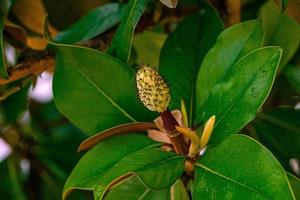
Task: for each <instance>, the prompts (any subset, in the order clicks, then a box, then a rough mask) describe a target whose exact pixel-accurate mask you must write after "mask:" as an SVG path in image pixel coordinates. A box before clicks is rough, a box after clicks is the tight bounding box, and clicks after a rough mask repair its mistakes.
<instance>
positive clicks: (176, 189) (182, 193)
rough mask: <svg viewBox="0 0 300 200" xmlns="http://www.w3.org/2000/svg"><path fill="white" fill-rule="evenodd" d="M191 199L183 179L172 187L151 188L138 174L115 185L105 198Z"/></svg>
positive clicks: (107, 199) (141, 199)
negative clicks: (141, 180)
mask: <svg viewBox="0 0 300 200" xmlns="http://www.w3.org/2000/svg"><path fill="white" fill-rule="evenodd" d="M116 199H122V200H157V199H161V200H189V196H188V194H187V192H186V189H185V187H184V185H183V183H182V181H181V180H177V181H176V183H175V184H174V185H172V186H171V188H168V189H164V190H151V189H149V188H147V187H145V186H144V185H143V184H142V183H141V182H140V181H139V179H138V178H137V177H136V176H132V177H130V178H128V179H127V180H125V181H124V182H122V183H119V184H117V185H115V186H114V187H113V188H111V190H109V191H108V193H107V194H106V195H105V197H104V200H116Z"/></svg>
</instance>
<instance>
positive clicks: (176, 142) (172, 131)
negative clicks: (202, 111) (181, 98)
mask: <svg viewBox="0 0 300 200" xmlns="http://www.w3.org/2000/svg"><path fill="white" fill-rule="evenodd" d="M160 116H161V118H162V120H163V123H164V127H165V129H166V130H167V133H168V134H169V137H170V140H171V142H172V144H173V147H174V149H175V151H176V153H178V154H181V155H187V153H188V148H187V145H186V143H185V141H184V138H183V137H182V135H181V134H180V133H178V132H177V130H176V128H175V127H176V126H179V124H178V122H177V121H176V119H175V118H174V116H173V115H172V113H171V112H170V110H166V111H164V112H162V113H160Z"/></svg>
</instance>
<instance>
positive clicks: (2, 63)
mask: <svg viewBox="0 0 300 200" xmlns="http://www.w3.org/2000/svg"><path fill="white" fill-rule="evenodd" d="M3 27H4V22H3V18H2V17H1V16H0V77H2V78H6V77H7V76H8V74H7V71H6V60H5V53H4V43H3Z"/></svg>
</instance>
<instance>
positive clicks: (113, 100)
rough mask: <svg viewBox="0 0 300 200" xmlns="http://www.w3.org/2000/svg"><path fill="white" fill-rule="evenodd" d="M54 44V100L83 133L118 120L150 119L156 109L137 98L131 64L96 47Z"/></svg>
mask: <svg viewBox="0 0 300 200" xmlns="http://www.w3.org/2000/svg"><path fill="white" fill-rule="evenodd" d="M54 45H56V47H57V54H56V71H55V74H54V80H53V93H54V100H55V103H56V105H57V107H58V109H59V110H60V112H61V113H63V115H65V116H66V117H67V118H68V119H69V120H70V121H71V122H73V123H74V124H75V125H76V126H77V127H79V128H80V129H82V130H83V131H84V132H85V133H87V134H89V135H92V134H95V133H98V132H100V131H103V130H105V129H107V128H110V127H113V126H115V125H119V124H122V123H128V122H134V121H152V120H153V119H154V116H155V114H156V113H154V112H150V111H149V110H147V109H146V108H145V107H144V106H143V105H142V104H141V103H140V102H139V101H138V100H137V95H136V89H135V81H134V73H135V72H134V70H133V69H132V68H131V67H129V66H127V65H126V64H125V63H122V62H120V61H118V60H116V59H114V58H112V57H110V56H108V55H106V54H104V53H101V52H99V51H96V50H92V49H88V48H81V47H75V46H63V45H57V44H54Z"/></svg>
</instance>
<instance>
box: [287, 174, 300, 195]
mask: <svg viewBox="0 0 300 200" xmlns="http://www.w3.org/2000/svg"><path fill="white" fill-rule="evenodd" d="M286 174H287V177H288V179H289V181H290V184H291V187H292V189H293V192H294V194H295V197H296V199H300V179H299V178H298V177H296V176H294V175H292V174H290V173H288V172H287V173H286Z"/></svg>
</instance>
